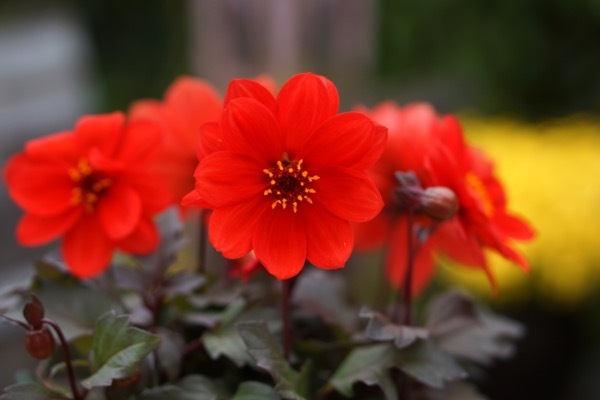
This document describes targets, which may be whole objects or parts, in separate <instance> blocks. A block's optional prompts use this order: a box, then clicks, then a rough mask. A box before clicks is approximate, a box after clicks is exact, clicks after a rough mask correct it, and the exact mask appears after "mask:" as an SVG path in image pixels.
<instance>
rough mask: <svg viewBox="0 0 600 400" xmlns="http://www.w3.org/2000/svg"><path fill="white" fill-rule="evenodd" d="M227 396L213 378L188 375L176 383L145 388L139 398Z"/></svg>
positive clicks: (185, 399) (204, 399)
mask: <svg viewBox="0 0 600 400" xmlns="http://www.w3.org/2000/svg"><path fill="white" fill-rule="evenodd" d="M226 397H227V396H226V394H225V393H223V390H222V389H221V388H219V387H218V385H217V384H215V383H214V382H213V381H212V380H211V379H209V378H207V377H205V376H202V375H188V376H187V377H185V378H184V379H182V380H181V381H179V382H178V383H177V384H176V385H165V386H160V387H156V388H152V389H146V390H144V391H143V392H142V394H141V395H140V396H139V400H219V399H224V398H226Z"/></svg>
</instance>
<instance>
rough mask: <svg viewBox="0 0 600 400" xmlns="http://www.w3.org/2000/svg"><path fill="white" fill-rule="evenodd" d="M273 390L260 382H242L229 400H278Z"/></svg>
mask: <svg viewBox="0 0 600 400" xmlns="http://www.w3.org/2000/svg"><path fill="white" fill-rule="evenodd" d="M278 399H279V396H277V393H275V390H274V389H273V388H272V387H271V386H269V385H267V384H265V383H262V382H252V381H250V382H243V383H242V384H241V385H240V386H239V387H238V390H237V391H236V392H235V395H234V396H233V397H232V398H231V400H278Z"/></svg>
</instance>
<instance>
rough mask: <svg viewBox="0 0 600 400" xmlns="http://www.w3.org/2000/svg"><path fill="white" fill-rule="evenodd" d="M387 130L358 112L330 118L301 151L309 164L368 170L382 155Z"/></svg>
mask: <svg viewBox="0 0 600 400" xmlns="http://www.w3.org/2000/svg"><path fill="white" fill-rule="evenodd" d="M386 138H387V129H386V128H383V127H381V126H380V125H377V124H375V123H373V122H372V121H371V120H370V119H369V118H367V117H366V116H365V115H363V114H360V113H358V112H347V113H343V114H338V115H335V116H334V117H332V118H329V119H328V120H327V121H325V122H324V123H323V124H322V125H321V126H319V127H318V128H317V130H316V131H315V132H314V134H313V135H312V136H311V138H310V141H308V142H307V143H306V146H305V147H304V149H303V150H302V155H303V158H304V159H305V161H306V162H307V163H309V164H310V165H318V166H322V165H333V166H336V165H337V166H341V167H347V168H354V169H358V170H365V169H367V168H368V167H370V166H371V165H373V164H374V163H375V162H376V161H377V160H378V159H379V158H380V157H381V155H382V154H383V150H384V149H385V143H386Z"/></svg>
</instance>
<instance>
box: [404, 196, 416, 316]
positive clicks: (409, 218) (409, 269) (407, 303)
mask: <svg viewBox="0 0 600 400" xmlns="http://www.w3.org/2000/svg"><path fill="white" fill-rule="evenodd" d="M413 243H414V240H413V209H412V208H409V209H408V212H407V214H406V271H405V275H404V286H403V290H402V294H403V303H404V314H403V319H402V323H403V325H410V324H411V323H412V281H413V264H414V250H415V249H414V247H413Z"/></svg>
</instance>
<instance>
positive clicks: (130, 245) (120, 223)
mask: <svg viewBox="0 0 600 400" xmlns="http://www.w3.org/2000/svg"><path fill="white" fill-rule="evenodd" d="M159 140H160V133H159V132H158V131H157V130H155V129H153V127H152V126H151V125H148V124H145V123H129V124H125V118H124V116H123V115H122V114H121V113H113V114H106V115H98V116H86V117H82V118H81V119H80V120H79V121H78V123H77V125H76V126H75V130H74V131H69V132H60V133H56V134H53V135H50V136H47V137H44V138H41V139H35V140H31V141H29V142H27V144H26V145H25V150H24V152H22V153H20V154H18V155H16V156H14V157H13V158H11V159H10V160H9V162H8V164H7V166H6V170H5V179H6V182H7V185H8V189H9V193H10V195H11V197H12V198H13V199H14V200H15V202H16V203H17V204H18V205H19V206H20V207H21V208H23V210H24V211H25V215H24V216H23V218H22V219H21V221H20V223H19V225H18V227H17V239H18V240H19V242H20V243H21V244H24V245H32V246H34V245H40V244H43V243H46V242H49V241H51V240H53V239H56V238H58V237H60V236H63V240H62V253H63V256H64V259H65V261H66V264H67V266H68V267H69V268H70V270H71V271H72V273H73V274H75V275H77V276H79V277H82V278H87V277H91V276H94V275H97V274H99V273H100V272H102V271H103V270H104V269H105V268H106V266H107V265H108V264H109V262H110V259H111V257H112V254H113V252H114V250H115V249H120V250H122V251H125V252H130V253H148V252H151V251H152V250H153V249H154V248H155V247H156V246H157V244H158V234H157V230H156V227H155V225H154V222H153V220H152V217H153V215H155V214H156V213H158V212H159V211H161V210H163V209H164V208H165V207H166V206H167V205H168V204H169V202H170V201H171V198H170V196H169V195H168V191H167V190H166V189H165V188H164V187H163V186H162V185H161V182H160V180H158V179H157V178H156V176H154V175H153V174H151V173H149V172H148V170H147V168H148V164H149V162H150V160H151V156H152V155H153V153H154V149H156V147H157V143H158V141H159Z"/></svg>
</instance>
